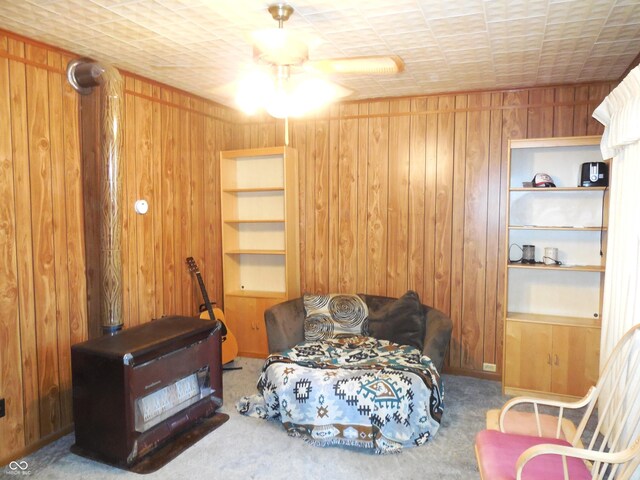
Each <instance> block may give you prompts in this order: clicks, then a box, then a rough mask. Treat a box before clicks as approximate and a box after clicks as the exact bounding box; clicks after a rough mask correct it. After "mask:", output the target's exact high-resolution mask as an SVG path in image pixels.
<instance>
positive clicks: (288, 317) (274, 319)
mask: <svg viewBox="0 0 640 480" xmlns="http://www.w3.org/2000/svg"><path fill="white" fill-rule="evenodd" d="M304 318H305V311H304V302H303V301H302V297H299V298H294V299H293V300H288V301H286V302H283V303H279V304H277V305H274V306H273V307H271V308H268V309H267V310H265V312H264V322H265V326H266V327H267V339H268V343H269V353H274V352H282V351H284V350H287V349H289V348H291V347H293V346H295V345H297V344H298V343H300V342H303V341H304Z"/></svg>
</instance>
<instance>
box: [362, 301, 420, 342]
mask: <svg viewBox="0 0 640 480" xmlns="http://www.w3.org/2000/svg"><path fill="white" fill-rule="evenodd" d="M366 323H367V331H368V333H369V335H370V336H372V337H374V338H378V339H381V340H388V341H390V342H393V343H397V344H399V345H411V346H413V347H416V348H418V349H420V351H422V349H423V347H424V335H425V328H426V327H425V323H424V311H423V308H422V304H421V303H420V298H419V297H418V294H417V293H416V292H414V291H412V290H409V291H408V292H407V293H405V294H404V295H403V296H402V297H400V298H398V299H397V300H394V301H392V302H389V303H386V304H385V305H383V306H381V307H380V308H379V309H377V310H375V311H372V310H370V311H369V317H368V318H367V322H366Z"/></svg>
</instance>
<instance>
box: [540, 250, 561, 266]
mask: <svg viewBox="0 0 640 480" xmlns="http://www.w3.org/2000/svg"><path fill="white" fill-rule="evenodd" d="M543 260H544V263H545V265H556V262H557V261H558V249H557V248H555V247H545V248H544V259H543Z"/></svg>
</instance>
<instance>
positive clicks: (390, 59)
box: [251, 3, 404, 74]
mask: <svg viewBox="0 0 640 480" xmlns="http://www.w3.org/2000/svg"><path fill="white" fill-rule="evenodd" d="M268 10H269V13H270V14H271V16H272V17H273V19H274V20H276V21H277V22H278V28H273V29H268V30H260V31H257V32H253V34H252V35H251V37H252V41H253V59H254V61H256V62H258V63H261V64H267V65H274V66H301V67H302V69H303V70H304V71H306V72H311V73H325V74H333V73H353V74H392V73H398V72H401V71H402V70H403V69H404V64H403V63H402V60H401V59H400V57H397V56H364V57H348V58H329V59H322V60H310V59H309V49H308V47H307V45H306V43H305V42H303V41H302V40H300V39H298V38H297V37H296V36H295V35H294V34H292V33H291V32H289V31H288V30H285V29H284V28H283V27H284V22H286V21H287V20H288V19H289V17H291V15H292V14H293V12H294V10H293V7H292V6H291V5H288V4H286V3H277V4H274V5H270V6H269V8H268Z"/></svg>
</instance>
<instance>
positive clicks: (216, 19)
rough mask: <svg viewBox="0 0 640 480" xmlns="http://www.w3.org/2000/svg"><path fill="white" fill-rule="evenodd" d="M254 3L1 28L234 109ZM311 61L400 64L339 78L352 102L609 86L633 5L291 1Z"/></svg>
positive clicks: (11, 6)
mask: <svg viewBox="0 0 640 480" xmlns="http://www.w3.org/2000/svg"><path fill="white" fill-rule="evenodd" d="M270 3H275V2H269V1H260V0H204V1H203V0H0V27H1V28H4V29H6V30H9V31H13V32H16V33H20V34H23V35H26V36H28V37H30V38H34V39H37V40H41V41H43V42H46V43H49V44H52V45H55V46H58V47H62V48H64V49H67V50H70V51H73V52H75V53H78V54H80V55H83V56H89V57H93V58H95V59H98V60H102V61H107V62H110V63H112V64H114V65H115V66H117V67H121V68H123V69H126V70H128V71H131V72H134V73H137V74H140V75H143V76H145V77H148V78H151V79H154V80H157V81H159V82H163V83H166V84H169V85H173V86H175V87H178V88H181V89H184V90H187V91H189V92H192V93H195V94H198V95H201V96H203V97H206V98H210V99H213V100H216V101H219V102H221V103H223V104H227V105H232V103H231V100H230V98H228V97H225V96H222V95H220V92H216V88H217V87H220V86H221V85H224V84H226V83H228V82H231V81H233V80H235V79H236V78H237V76H238V74H239V72H240V71H242V69H243V68H245V67H246V66H247V65H249V64H250V62H251V55H252V52H251V47H250V45H249V43H248V40H247V38H248V34H249V32H251V31H254V30H258V29H264V28H274V27H276V26H277V25H276V23H275V21H274V20H273V19H272V18H271V15H270V14H269V13H268V12H267V10H266V7H267V6H268V5H269V4H270ZM289 3H290V4H291V5H293V7H294V8H295V13H294V15H293V16H292V17H291V19H290V20H289V21H288V22H287V23H286V24H285V28H287V29H290V30H294V31H296V32H298V33H300V34H301V35H302V36H303V37H304V38H306V39H308V40H309V41H310V42H311V44H312V47H311V50H310V57H311V58H312V59H319V58H324V57H345V56H358V55H389V54H395V55H398V56H400V57H401V58H402V59H403V60H404V62H405V65H406V68H405V71H404V72H402V73H401V74H398V75H391V76H362V75H360V76H346V75H345V76H341V77H339V78H338V77H336V78H335V80H336V81H338V82H339V83H341V84H343V85H345V86H346V87H348V88H350V89H352V90H353V91H354V94H353V95H352V96H351V97H350V98H351V99H359V98H372V97H389V96H405V95H419V94H428V93H436V92H447V91H460V90H477V89H489V88H510V87H524V86H534V85H544V84H557V83H574V82H588V81H597V80H616V79H618V78H619V77H620V75H622V73H623V72H624V71H625V70H626V68H627V67H628V66H629V64H630V63H631V62H632V61H633V60H634V58H635V57H636V56H637V55H638V53H639V52H640V1H638V0H573V1H555V0H291V1H290V2H289Z"/></svg>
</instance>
